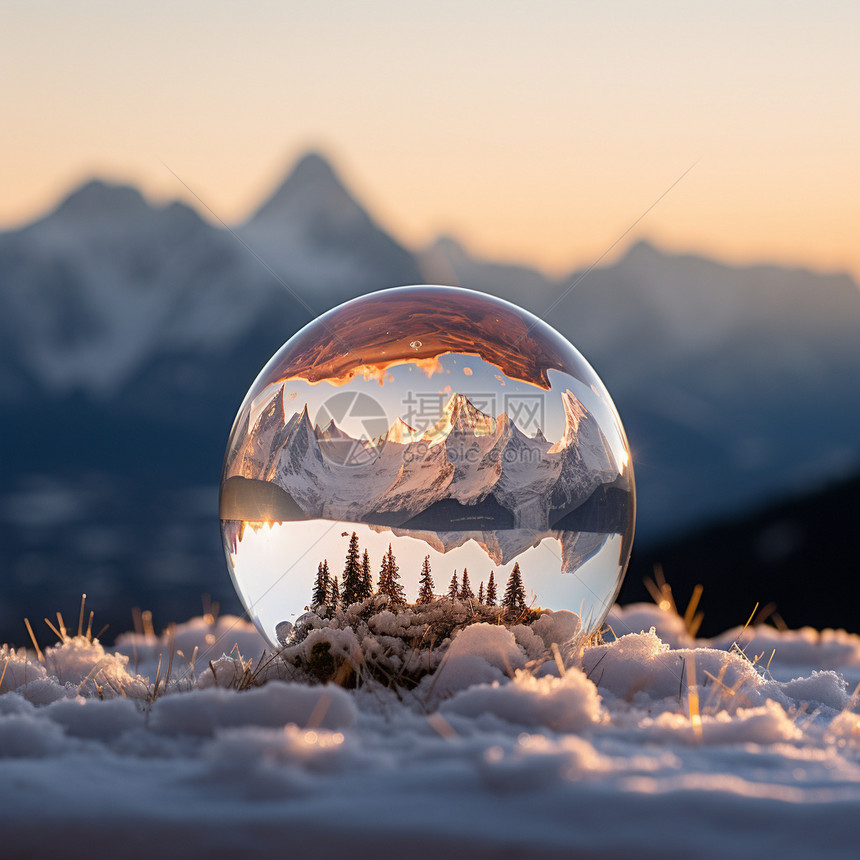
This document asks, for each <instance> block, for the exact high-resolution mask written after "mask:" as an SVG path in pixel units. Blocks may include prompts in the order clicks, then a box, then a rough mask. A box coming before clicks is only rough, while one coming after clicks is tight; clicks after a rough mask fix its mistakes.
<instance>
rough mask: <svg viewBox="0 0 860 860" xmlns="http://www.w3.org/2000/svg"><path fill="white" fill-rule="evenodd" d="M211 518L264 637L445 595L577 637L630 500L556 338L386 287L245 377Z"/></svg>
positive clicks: (623, 461) (467, 307)
mask: <svg viewBox="0 0 860 860" xmlns="http://www.w3.org/2000/svg"><path fill="white" fill-rule="evenodd" d="M220 516H221V524H222V534H223V538H224V548H225V552H226V555H227V561H228V566H229V568H230V572H231V575H232V577H233V582H234V584H235V586H236V589H237V591H238V593H239V596H240V598H241V600H242V602H243V604H244V606H245V608H246V609H247V610H248V613H249V615H250V616H251V618H252V619H253V620H254V622H255V623H256V625H257V627H258V628H259V629H260V632H261V633H262V634H263V635H264V636H265V637H266V638H267V639H268V640H269V642H271V643H272V644H273V645H276V644H277V643H278V642H279V640H280V641H283V638H284V633H285V631H287V630H288V629H289V627H290V625H291V624H292V623H293V622H295V620H296V618H297V617H298V616H300V615H301V614H303V613H304V612H305V611H306V609H307V608H308V607H311V606H314V605H323V606H327V607H329V608H331V607H333V606H335V605H343V603H344V602H346V603H349V602H354V601H355V600H360V599H363V598H364V597H365V596H367V595H368V594H370V593H376V592H377V591H379V590H381V591H382V592H383V593H391V594H392V595H396V596H395V597H392V600H395V601H397V600H405V601H406V602H409V603H415V602H418V601H419V600H422V601H427V600H429V599H432V596H434V595H435V596H438V597H441V596H443V595H448V594H449V592H452V590H453V589H454V586H455V585H456V591H457V593H458V594H459V595H460V596H461V597H462V599H464V600H472V601H473V602H475V601H478V600H483V601H484V602H488V601H494V602H495V603H496V604H497V605H501V604H502V603H503V601H504V600H505V598H506V595H507V599H508V604H509V605H510V611H511V613H515V612H517V611H519V610H520V609H521V608H523V607H525V606H529V607H532V608H538V607H543V608H550V609H568V610H572V611H574V612H576V613H577V614H578V615H579V616H580V618H581V620H582V628H583V630H584V632H591V631H593V630H595V629H596V628H598V627H599V626H600V625H601V624H602V623H603V620H604V618H605V617H606V613H607V612H608V610H609V608H610V606H611V605H612V602H613V600H614V599H615V596H616V595H617V593H618V589H619V588H620V586H621V580H622V578H623V575H624V570H625V568H626V565H627V561H628V559H629V556H630V548H631V543H632V538H633V526H634V519H635V490H634V483H633V472H632V468H631V464H630V455H629V449H628V446H627V440H626V438H625V435H624V430H623V428H622V426H621V422H620V420H619V418H618V414H617V413H616V411H615V407H614V406H613V404H612V401H611V400H610V398H609V395H608V393H607V392H606V389H605V388H604V386H603V384H602V383H601V381H600V379H599V378H598V377H597V375H596V374H595V372H594V371H593V370H592V368H591V367H590V366H589V365H588V363H587V362H586V361H585V360H584V359H583V357H582V356H581V355H580V354H579V353H578V352H577V351H576V349H574V347H573V346H572V345H571V344H570V343H569V342H568V341H567V340H565V339H564V338H563V337H562V336H561V335H560V334H558V332H556V331H555V330H554V329H552V328H551V327H550V326H548V325H547V324H546V323H544V322H542V321H540V320H538V319H537V318H536V317H534V316H532V315H531V314H529V313H527V312H525V311H523V310H520V309H519V308H517V307H515V306H514V305H511V304H509V303H507V302H503V301H501V300H498V299H494V298H491V297H488V296H485V295H483V294H480V293H474V292H470V291H467V290H461V289H457V288H453V287H429V286H422V287H399V288H396V289H392V290H383V291H381V292H378V293H373V294H371V295H369V296H365V297H363V298H360V299H356V300H354V301H351V302H347V303H346V304H344V305H341V306H340V307H338V308H335V309H334V310H332V311H330V312H329V313H327V314H325V315H324V316H322V317H320V318H319V319H317V320H315V321H314V322H312V323H310V324H309V325H308V326H306V327H305V328H304V329H302V330H301V331H300V332H299V333H298V334H296V335H295V336H294V337H292V338H291V339H290V340H289V341H287V343H285V344H284V346H283V347H281V349H280V350H278V352H277V353H276V354H275V355H274V356H273V357H272V359H271V360H270V361H269V363H268V364H267V365H266V366H265V368H263V370H262V372H261V373H260V375H259V376H258V377H257V379H256V381H255V382H254V384H253V385H252V386H251V388H250V390H249V391H248V394H247V395H246V397H245V400H244V401H243V403H242V405H241V407H240V409H239V414H238V416H237V418H236V421H235V423H234V425H233V429H232V432H231V434H230V440H229V443H228V446H227V453H226V456H225V461H224V470H223V474H222V479H221V497H220ZM425 561H426V562H427V563H426V564H425ZM380 578H381V582H380Z"/></svg>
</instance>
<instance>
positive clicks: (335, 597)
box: [328, 577, 340, 609]
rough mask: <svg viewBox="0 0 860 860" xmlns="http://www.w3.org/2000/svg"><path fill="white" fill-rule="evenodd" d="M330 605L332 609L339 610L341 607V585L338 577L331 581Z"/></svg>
mask: <svg viewBox="0 0 860 860" xmlns="http://www.w3.org/2000/svg"><path fill="white" fill-rule="evenodd" d="M328 603H329V606H331V608H332V609H337V607H338V606H340V585H339V584H338V581H337V577H334V579H332V581H331V591H329V595H328Z"/></svg>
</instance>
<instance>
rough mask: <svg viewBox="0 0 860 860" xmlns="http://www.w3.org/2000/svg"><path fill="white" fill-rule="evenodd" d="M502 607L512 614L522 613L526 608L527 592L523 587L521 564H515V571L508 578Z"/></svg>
mask: <svg viewBox="0 0 860 860" xmlns="http://www.w3.org/2000/svg"><path fill="white" fill-rule="evenodd" d="M502 606H504V607H505V609H508V610H510V611H512V612H522V611H523V610H524V609H525V608H526V590H525V588H524V587H523V577H522V574H521V573H520V563H519V562H517V563H516V564H514V569H513V570H512V571H511V575H510V577H508V587H507V588H506V589H505V596H504V598H503V600H502Z"/></svg>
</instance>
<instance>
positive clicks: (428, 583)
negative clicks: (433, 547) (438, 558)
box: [418, 555, 435, 603]
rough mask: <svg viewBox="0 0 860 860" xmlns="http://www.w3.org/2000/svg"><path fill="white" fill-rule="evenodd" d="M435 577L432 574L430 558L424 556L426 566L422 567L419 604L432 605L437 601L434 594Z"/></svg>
mask: <svg viewBox="0 0 860 860" xmlns="http://www.w3.org/2000/svg"><path fill="white" fill-rule="evenodd" d="M434 587H435V586H434V585H433V576H432V574H431V573H430V556H429V555H425V556H424V564H423V566H422V567H421V588H420V589H419V590H418V603H432V602H433V600H434V599H435V595H434V594H433V589H434Z"/></svg>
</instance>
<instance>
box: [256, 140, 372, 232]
mask: <svg viewBox="0 0 860 860" xmlns="http://www.w3.org/2000/svg"><path fill="white" fill-rule="evenodd" d="M366 220H369V219H368V216H367V214H366V213H365V211H364V209H362V207H361V206H360V205H359V204H358V203H357V202H356V200H355V198H354V197H353V196H352V195H351V194H350V193H349V191H347V189H346V186H345V185H344V183H343V182H342V181H341V179H340V177H339V176H338V175H337V173H336V172H335V170H334V168H333V167H332V166H331V165H330V164H329V162H328V161H326V159H325V158H323V156H322V155H320V154H319V153H316V152H310V153H308V154H306V155H304V156H303V157H302V158H300V159H299V161H298V162H297V163H296V165H295V166H294V167H293V169H292V170H291V171H290V173H289V175H288V176H287V178H286V179H285V180H284V181H283V182H282V183H281V185H280V186H279V187H278V188H277V190H276V191H275V192H274V194H272V195H271V196H270V197H269V198H268V199H267V200H266V201H265V202H264V203H263V204H262V205H261V206H260V207H259V209H257V211H256V212H255V213H254V215H253V216H252V217H251V218H250V220H249V221H248V223H247V225H246V226H247V227H248V228H249V229H251V230H253V231H255V232H256V231H258V230H260V229H266V228H273V227H274V228H278V229H282V228H284V227H285V226H287V225H291V224H292V225H297V224H303V225H308V224H314V223H315V222H320V221H324V222H326V223H328V224H330V225H338V226H339V227H341V228H343V227H346V226H347V225H349V224H354V223H356V222H363V221H366Z"/></svg>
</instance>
